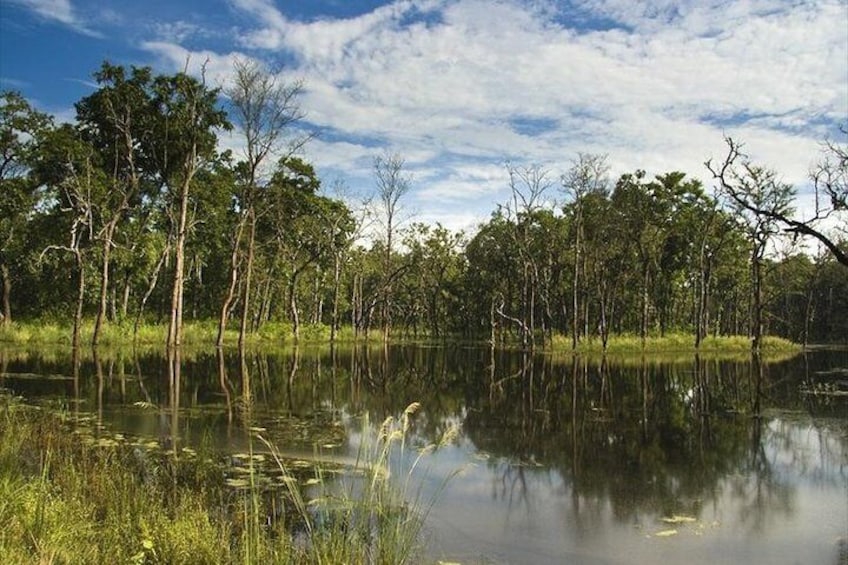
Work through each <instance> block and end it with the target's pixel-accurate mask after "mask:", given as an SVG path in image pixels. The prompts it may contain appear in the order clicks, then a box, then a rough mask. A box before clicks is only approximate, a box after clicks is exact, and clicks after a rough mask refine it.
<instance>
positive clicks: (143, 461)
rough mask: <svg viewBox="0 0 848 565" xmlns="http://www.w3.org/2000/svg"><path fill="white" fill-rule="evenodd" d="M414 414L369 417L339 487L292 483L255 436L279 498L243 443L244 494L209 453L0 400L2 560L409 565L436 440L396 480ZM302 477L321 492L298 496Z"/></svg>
mask: <svg viewBox="0 0 848 565" xmlns="http://www.w3.org/2000/svg"><path fill="white" fill-rule="evenodd" d="M416 409H417V405H411V406H410V407H409V408H408V409H407V410H406V411H405V412H404V414H403V416H401V418H400V419H398V420H397V421H395V420H393V419H387V420H386V421H385V422H384V424H383V426H382V427H381V428H380V430H379V433H378V434H377V435H376V436H372V433H371V432H370V431H369V430H370V427H369V424H368V422H367V419H366V420H365V423H364V424H363V437H364V438H372V439H366V440H365V441H363V444H362V446H361V448H360V457H359V458H358V459H357V462H356V465H355V466H354V468H353V469H350V470H349V473H348V474H347V475H346V476H348V479H346V481H347V482H342V483H339V484H338V485H336V486H332V485H330V484H327V483H326V482H325V473H326V471H325V470H323V469H322V468H317V469H316V470H315V471H314V478H313V479H311V480H308V481H306V482H305V485H306V486H304V485H302V484H300V481H298V480H297V478H295V476H294V475H293V474H292V473H290V472H289V471H290V470H289V469H287V468H286V464H285V462H284V460H283V458H282V457H281V456H280V454H279V451H278V450H277V449H276V447H275V446H273V445H272V444H271V443H270V442H268V441H267V440H265V439H264V438H262V437H261V436H260V439H261V441H262V443H263V444H264V445H265V446H266V447H267V448H268V450H269V451H270V452H271V454H272V455H273V459H274V461H275V462H276V465H277V466H278V468H279V469H280V470H283V471H284V479H285V480H284V481H283V482H284V484H285V487H283V488H284V490H285V491H286V492H284V493H282V494H284V495H285V496H282V497H281V496H280V495H281V493H280V491H279V489H277V490H276V491H274V490H273V489H272V488H270V487H269V481H268V480H267V477H264V478H263V476H262V471H261V470H260V469H259V468H258V466H257V464H255V463H254V462H255V461H259V460H260V459H261V455H257V454H254V452H253V447H251V452H250V457H249V461H250V464H249V466H248V469H247V471H248V476H247V481H246V484H245V486H244V488H231V487H228V486H227V484H226V481H225V478H224V473H223V472H222V468H221V464H220V461H218V462H216V461H214V457H213V456H212V455H211V454H210V453H206V452H204V451H203V450H202V449H201V450H199V451H200V453H198V454H196V455H190V454H191V453H193V452H190V451H189V450H185V451H184V452H182V453H181V454H179V455H178V454H174V453H172V452H171V451H170V450H167V451H164V450H161V449H160V450H157V449H155V446H154V448H149V447H150V446H149V445H147V444H146V443H145V442H130V441H128V440H125V439H124V438H123V437H122V436H119V435H115V436H103V435H100V436H98V433H99V432H96V429H95V428H92V429H87V428H85V427H84V426H83V427H80V426H79V423H78V422H77V423H75V424H73V425H72V424H71V423H70V422H71V420H70V418H69V417H66V416H65V415H63V414H61V413H59V414H57V413H54V412H51V411H49V410H44V409H37V408H34V407H29V406H25V405H24V404H22V403H21V402H19V401H18V400H16V399H12V398H10V397H8V396H0V524H3V526H2V528H0V556H1V557H2V562H3V563H82V564H86V563H137V564H141V563H263V564H264V563H294V564H297V563H328V564H335V563H399V564H400V563H411V562H414V561H415V559H416V558H417V557H418V556H419V555H420V553H419V551H420V545H419V542H420V533H421V527H422V524H423V520H424V518H425V516H426V512H427V511H428V509H429V505H430V504H432V500H433V499H431V500H428V501H425V502H422V500H421V499H420V497H419V493H418V491H417V490H415V489H414V488H413V487H412V485H414V484H415V480H414V479H413V472H414V471H415V469H416V467H417V466H418V465H419V462H420V460H421V458H422V457H423V456H424V454H426V453H428V452H429V451H431V450H432V449H434V448H435V447H436V446H435V445H434V446H428V447H427V448H426V449H424V450H422V451H421V453H419V454H417V455H416V457H415V458H414V459H413V460H412V463H411V464H408V466H407V467H406V469H407V474H406V476H405V478H404V479H403V480H394V479H393V476H394V475H393V474H394V473H399V472H401V469H403V468H404V463H403V461H409V458H407V457H406V455H405V454H404V452H405V451H406V450H407V449H408V446H407V443H406V437H407V434H408V431H409V427H410V417H411V415H412V414H413V413H414V411H415V410H416ZM72 432H76V433H72ZM450 439H451V438H450V436H447V437H445V438H444V440H443V441H450ZM148 443H149V442H148ZM251 445H252V444H251ZM148 448H149V449H148ZM151 449H152V450H151ZM400 476H401V477H402V476H403V475H400ZM313 484H314V485H317V486H316V487H314V488H318V489H320V493H319V496H318V497H316V498H308V497H307V496H306V494H307V493H308V492H312V491H310V490H308V489H312V488H313V487H311V486H309V485H313Z"/></svg>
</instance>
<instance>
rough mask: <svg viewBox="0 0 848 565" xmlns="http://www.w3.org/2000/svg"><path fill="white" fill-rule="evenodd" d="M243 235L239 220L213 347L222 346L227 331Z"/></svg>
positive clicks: (236, 283)
mask: <svg viewBox="0 0 848 565" xmlns="http://www.w3.org/2000/svg"><path fill="white" fill-rule="evenodd" d="M243 233H244V219H240V220H239V222H238V225H237V226H236V233H235V237H234V238H233V252H232V253H231V254H230V285H229V287H227V294H226V295H225V296H224V302H223V303H222V304H221V312H220V315H219V317H218V337H217V338H216V339H215V345H216V346H217V347H222V346H223V345H224V332H226V331H227V319H228V318H229V315H230V307H231V306H232V304H233V300H234V299H235V296H236V288H237V287H238V267H239V262H240V261H239V248H240V247H241V238H242V235H243Z"/></svg>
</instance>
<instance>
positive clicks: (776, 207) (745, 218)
mask: <svg viewBox="0 0 848 565" xmlns="http://www.w3.org/2000/svg"><path fill="white" fill-rule="evenodd" d="M725 141H726V142H727V146H728V152H727V156H726V157H725V159H724V161H723V162H722V163H721V164H720V165H717V166H716V165H713V163H712V161H707V162H706V166H707V169H709V171H710V172H711V173H712V174H713V177H714V178H715V179H716V180H717V181H718V183H719V191H720V193H721V194H722V195H723V196H725V197H726V198H728V199H729V200H730V203H731V205H732V206H733V208H734V210H735V212H736V214H737V216H738V217H739V218H740V220H741V221H742V222H743V224H744V227H745V229H746V231H747V232H748V237H749V239H750V242H751V283H752V285H753V287H752V291H751V318H752V320H751V336H752V338H753V342H752V349H753V350H754V351H759V350H760V346H761V340H762V332H763V309H764V305H763V294H762V279H763V274H762V267H763V257H764V254H765V251H766V247H767V245H768V243H769V242H770V241H771V239H772V238H773V237H774V236H775V235H777V234H778V233H779V229H778V224H779V223H780V222H785V220H783V219H782V218H789V217H790V216H791V215H792V207H791V202H792V198H793V196H794V189H793V187H792V186H790V185H788V184H785V183H782V182H780V181H779V180H778V178H777V173H775V172H774V171H773V170H770V169H766V168H764V167H760V166H757V165H754V164H752V163H751V161H749V160H748V157H747V156H746V155H745V154H744V153H742V152H741V148H742V146H741V145H740V144H739V143H737V142H735V141H734V140H733V139H731V138H729V137H726V138H725Z"/></svg>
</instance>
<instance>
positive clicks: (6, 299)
mask: <svg viewBox="0 0 848 565" xmlns="http://www.w3.org/2000/svg"><path fill="white" fill-rule="evenodd" d="M0 276H2V277H3V317H2V319H0V323H2V325H4V326H8V325H11V323H12V299H11V296H12V277H11V275H10V273H9V266H8V265H7V264H6V263H2V264H0Z"/></svg>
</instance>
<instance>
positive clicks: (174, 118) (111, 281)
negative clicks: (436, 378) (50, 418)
mask: <svg viewBox="0 0 848 565" xmlns="http://www.w3.org/2000/svg"><path fill="white" fill-rule="evenodd" d="M234 76H235V79H234V81H233V84H232V86H230V87H228V88H227V89H226V90H225V91H224V92H219V91H218V90H215V89H211V88H209V87H207V85H206V84H205V82H204V80H203V78H202V77H201V78H195V77H191V76H188V75H186V74H183V73H178V74H175V75H155V74H154V73H153V72H152V70H151V69H149V68H135V67H133V68H131V69H126V68H124V67H120V66H114V65H111V64H108V63H104V65H103V66H102V68H101V69H100V70H99V71H98V72H97V73H96V74H95V79H96V80H97V84H98V89H97V90H96V91H95V92H93V93H92V94H91V95H89V96H86V97H84V98H82V99H81V100H80V101H79V102H77V104H76V113H77V121H76V124H74V125H68V124H59V125H57V124H56V123H55V122H54V119H53V117H51V116H49V115H46V114H43V113H41V112H38V111H36V110H35V109H33V108H32V107H31V106H30V104H29V103H28V102H27V101H26V100H25V99H24V98H23V97H21V96H20V95H19V94H17V93H14V92H6V93H3V94H2V100H0V104H2V106H0V120H2V121H0V151H2V160H1V161H0V183H2V185H1V186H2V189H0V275H2V282H3V287H2V294H3V304H2V315H3V323H10V322H11V321H12V319H13V316H14V317H15V318H30V319H51V320H74V328H75V329H74V344H75V345H79V327H80V324H81V321H82V320H83V319H84V318H91V319H94V320H95V330H94V336H93V341H94V343H95V344H96V343H97V341H98V340H99V336H100V335H101V330H102V327H103V325H104V324H106V323H109V322H120V323H122V324H124V325H126V327H131V326H133V325H135V327H138V324H139V323H142V322H156V323H167V325H168V328H169V331H168V343H169V344H170V345H178V344H179V343H180V341H181V331H182V324H183V319H184V318H189V319H196V320H209V319H212V320H216V321H217V325H218V329H219V331H218V342H219V343H222V341H223V336H224V330H225V329H226V328H227V327H228V326H230V325H232V326H234V327H237V328H238V329H239V335H240V336H241V339H242V340H243V339H244V336H245V335H248V334H249V333H250V332H256V331H259V330H261V328H262V327H263V326H264V325H265V324H267V323H269V322H284V323H286V324H289V325H290V327H291V331H292V333H293V335H294V336H295V338H297V337H298V335H299V334H300V332H301V328H302V327H303V325H304V324H314V325H317V324H321V325H324V326H326V327H328V328H330V337H331V339H336V337H337V331H338V329H339V328H340V327H342V326H346V327H350V328H352V329H353V333H354V334H355V335H368V334H369V332H371V331H372V330H381V331H382V333H383V335H385V336H389V335H392V334H394V335H398V334H402V335H406V336H417V337H431V338H442V337H447V336H451V337H463V338H475V339H479V338H486V339H491V340H492V341H493V342H499V341H501V340H506V339H509V340H515V339H517V340H519V341H520V342H521V343H522V344H524V345H527V346H531V345H534V344H540V343H543V342H544V341H545V340H552V339H553V338H554V336H567V338H568V339H570V340H571V342H572V344H573V345H575V346H576V345H577V344H578V343H579V342H580V341H581V340H584V339H587V338H590V337H591V338H600V340H601V341H603V342H604V343H606V340H607V339H608V338H609V336H610V335H614V334H621V333H630V334H636V335H640V336H642V337H643V338H645V337H647V336H649V335H657V334H664V333H667V332H688V333H691V334H692V335H694V336H695V340H696V343H699V342H700V340H701V339H703V338H704V337H705V336H707V335H725V334H743V335H750V336H752V337H753V338H754V343H755V346H756V345H757V343H758V340H759V337H760V336H761V335H763V334H765V333H770V334H776V335H780V336H784V337H788V338H791V339H793V340H797V341H803V342H808V341H809V342H818V341H833V340H845V338H846V336H848V269H846V266H845V264H843V263H845V261H844V258H845V249H846V245H845V241H841V242H840V241H835V242H834V241H831V240H830V239H829V238H828V237H827V235H826V234H825V233H824V232H822V231H820V230H819V227H818V226H819V224H818V223H816V222H817V221H818V220H820V219H823V218H824V217H825V216H827V215H831V214H836V215H838V214H840V213H842V212H843V211H844V210H845V208H846V203H845V196H846V183H845V181H846V169H848V165H846V158H845V147H844V146H842V145H840V144H835V143H830V144H827V146H826V151H825V156H824V157H823V159H822V161H821V162H819V163H818V165H817V168H816V169H815V171H816V174H815V175H814V178H813V183H814V186H815V187H816V190H817V191H821V195H822V202H826V203H827V205H823V206H822V207H821V208H817V210H816V214H817V215H816V217H815V218H813V220H811V221H809V222H806V223H803V224H802V223H800V222H794V224H792V222H793V220H791V217H792V214H791V208H792V203H793V198H794V190H793V189H792V187H789V186H786V185H783V184H781V183H780V182H779V181H778V180H776V179H777V176H776V174H775V173H774V172H772V171H768V170H766V169H762V168H759V167H757V166H755V165H753V164H751V163H750V162H749V161H747V159H746V158H745V156H744V155H743V154H742V153H741V151H740V150H739V149H740V146H739V145H738V144H736V143H735V142H734V141H733V140H730V139H728V140H727V141H728V147H729V152H728V155H727V158H726V159H725V160H724V161H723V162H721V163H717V164H713V163H708V164H707V165H708V167H709V170H710V171H712V172H713V174H714V176H715V178H716V180H717V183H718V197H714V196H712V195H710V194H708V193H707V192H706V191H705V190H704V187H703V186H702V185H701V183H700V182H699V181H697V180H695V179H692V178H688V177H687V176H686V175H685V174H683V173H680V172H669V173H667V174H663V175H659V176H657V177H656V178H653V179H652V178H648V177H646V175H645V173H644V172H642V171H635V172H633V173H630V174H625V175H622V176H621V177H620V178H618V179H617V180H616V181H614V182H613V181H611V180H610V179H609V177H608V166H607V162H606V158H605V157H604V156H599V155H579V156H578V157H577V158H576V159H574V160H573V162H572V163H571V166H570V168H569V169H568V171H567V172H566V173H565V174H563V175H561V176H555V175H553V174H552V173H551V172H550V171H548V170H546V169H544V168H542V167H540V166H527V167H514V166H508V167H507V172H508V179H509V180H508V182H509V186H510V188H511V198H510V199H509V201H508V202H504V203H503V204H502V205H500V206H498V207H497V209H496V210H495V211H494V212H493V213H492V215H491V218H490V219H489V220H488V221H487V222H486V223H484V224H482V225H481V226H479V229H478V230H477V231H476V233H474V234H471V235H466V234H463V233H453V232H451V231H449V230H447V229H445V228H443V227H442V226H440V225H438V224H437V225H435V226H428V225H423V224H420V223H410V222H409V221H406V220H407V218H406V217H405V215H404V213H403V212H404V199H405V197H406V196H407V194H408V192H409V190H410V183H411V178H410V177H409V175H408V174H407V173H406V171H405V170H404V162H403V159H402V158H401V157H399V156H397V155H388V154H386V155H384V156H381V157H377V158H376V159H375V161H374V165H375V167H374V178H375V190H374V194H373V198H372V199H371V203H370V205H369V206H368V207H359V206H353V205H352V204H351V203H350V202H346V201H345V200H343V199H342V198H340V197H338V196H336V197H333V196H329V195H328V194H327V193H326V191H324V190H322V183H321V179H319V178H318V177H317V176H316V173H315V170H314V169H313V167H312V166H311V165H310V164H309V163H308V162H306V161H304V160H303V159H302V158H300V157H298V156H297V154H298V151H297V150H298V149H299V147H300V146H301V145H302V144H303V143H305V142H306V141H307V139H308V135H307V136H299V135H298V133H297V132H298V131H299V130H298V128H297V127H296V124H297V122H298V121H299V120H300V119H301V118H302V116H303V114H302V111H301V109H300V107H299V104H298V96H299V93H300V90H301V85H300V84H298V83H294V84H284V83H281V82H278V81H277V80H276V79H275V77H274V76H273V75H271V74H269V73H267V72H265V71H264V70H263V69H261V68H260V67H259V66H257V65H256V64H253V63H248V62H239V63H236V66H235V69H234ZM233 126H236V127H237V130H238V132H239V135H241V136H242V139H243V145H244V147H245V151H244V154H240V155H238V156H235V155H233V154H232V153H230V152H219V144H218V137H219V135H220V133H221V132H222V131H223V130H229V129H232V128H233ZM840 175H841V176H840ZM817 194H818V192H817ZM825 196H827V197H828V198H825ZM818 201H819V199H817V202H818ZM555 203H556V204H555ZM367 229H370V231H368V233H369V234H370V235H369V237H367V238H364V239H363V234H364V233H365V232H366V230H367ZM787 231H789V232H794V235H795V236H796V237H797V236H799V235H800V236H807V237H808V236H812V237H814V238H816V239H818V240H819V242H821V243H823V244H824V245H825V248H826V251H825V252H823V253H821V254H819V255H817V256H815V257H811V256H810V255H807V254H804V253H801V252H794V253H788V254H783V255H777V254H776V253H774V252H773V247H774V242H775V239H776V238H779V237H782V234H784V233H785V232H787ZM363 241H368V242H369V243H367V244H363V243H362V242H363Z"/></svg>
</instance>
